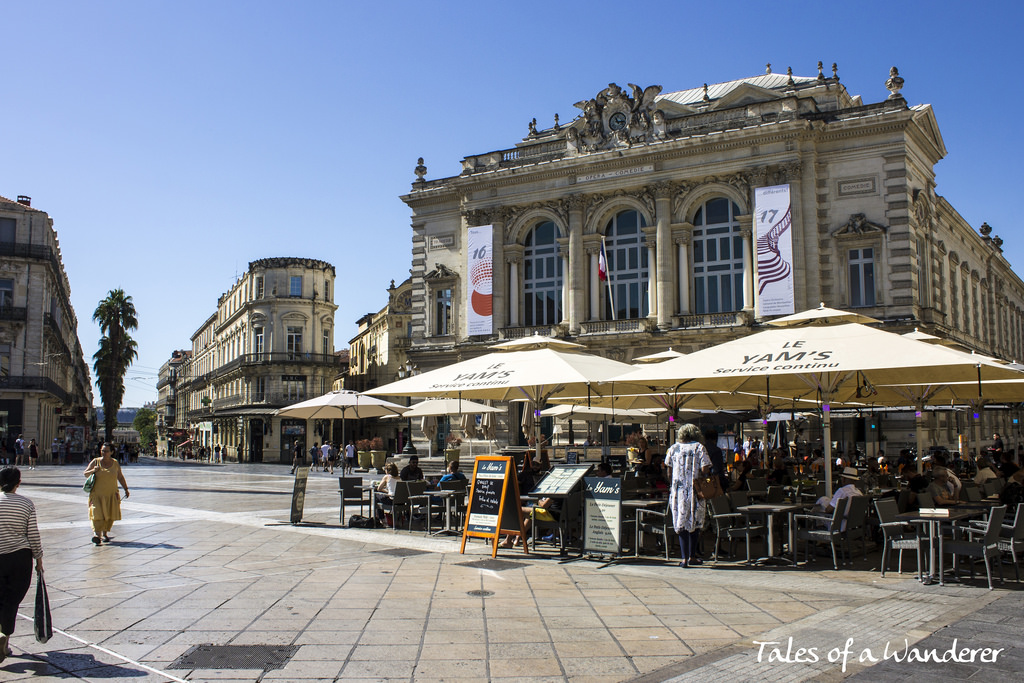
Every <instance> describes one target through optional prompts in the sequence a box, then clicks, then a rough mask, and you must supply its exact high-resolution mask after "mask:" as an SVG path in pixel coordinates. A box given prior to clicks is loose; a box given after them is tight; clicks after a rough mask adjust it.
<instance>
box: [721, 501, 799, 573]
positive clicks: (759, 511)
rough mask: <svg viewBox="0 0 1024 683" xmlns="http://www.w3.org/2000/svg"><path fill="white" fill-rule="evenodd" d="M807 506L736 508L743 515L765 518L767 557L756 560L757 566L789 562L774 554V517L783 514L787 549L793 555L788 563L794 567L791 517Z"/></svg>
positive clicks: (782, 505)
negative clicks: (766, 526)
mask: <svg viewBox="0 0 1024 683" xmlns="http://www.w3.org/2000/svg"><path fill="white" fill-rule="evenodd" d="M808 507H809V506H808V505H806V504H804V503H754V504H752V505H741V506H740V507H738V508H736V511H737V512H742V513H743V514H744V515H764V516H765V517H766V518H767V525H768V556H767V557H760V558H758V559H757V562H758V563H759V564H767V563H769V562H782V563H786V562H790V561H789V560H786V558H784V557H782V556H781V553H780V554H779V555H776V554H775V524H774V519H775V515H777V514H780V513H785V514H786V515H787V516H788V526H789V549H790V552H791V553H792V555H793V559H792V561H791V562H790V564H792V565H793V566H794V567H795V566H796V537H795V536H794V534H795V530H794V528H793V526H794V525H793V515H794V514H795V513H797V512H799V511H801V510H804V509H806V508H808Z"/></svg>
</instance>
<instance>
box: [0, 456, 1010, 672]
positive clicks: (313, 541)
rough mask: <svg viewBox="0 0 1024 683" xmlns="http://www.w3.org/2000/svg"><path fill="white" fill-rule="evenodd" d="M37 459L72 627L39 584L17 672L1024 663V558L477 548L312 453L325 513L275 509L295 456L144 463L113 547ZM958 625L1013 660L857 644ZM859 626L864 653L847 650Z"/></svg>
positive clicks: (4, 667) (130, 471) (54, 560)
mask: <svg viewBox="0 0 1024 683" xmlns="http://www.w3.org/2000/svg"><path fill="white" fill-rule="evenodd" d="M23 474H24V485H23V487H22V489H21V490H20V491H19V492H20V493H24V494H25V495H27V496H29V497H30V498H32V499H33V500H34V501H35V503H36V506H37V509H38V511H39V521H40V529H41V531H42V535H43V541H44V546H45V550H46V557H45V566H46V577H47V581H48V587H49V590H50V600H51V605H52V608H53V622H54V625H55V627H56V630H55V633H54V637H53V639H52V640H50V641H49V642H48V643H47V644H45V645H40V644H39V643H37V642H36V641H35V639H34V637H33V635H32V622H31V620H30V617H31V613H32V598H33V596H34V594H35V589H34V587H33V588H32V589H31V590H30V591H29V595H28V596H27V597H26V600H25V602H24V603H23V605H22V610H21V614H22V615H24V617H25V618H24V619H19V621H18V631H17V633H16V634H15V636H14V637H13V638H12V639H11V644H12V647H13V650H14V656H13V657H9V658H8V659H7V660H6V661H4V662H3V663H2V664H0V680H4V681H8V680H44V681H46V680H69V679H71V680H89V681H92V680H107V681H109V680H130V681H139V682H142V681H182V680H188V681H257V680H265V681H275V680H278V681H307V680H318V681H319V680H322V681H333V680H344V681H359V680H368V681H369V680H373V681H380V680H401V681H410V680H417V681H439V680H448V679H458V680H460V681H469V680H478V681H486V680H516V681H566V680H572V681H588V682H589V681H609V682H611V681H630V680H642V681H663V680H708V679H717V680H723V681H726V680H727V681H745V680H757V681H774V680H778V681H803V680H814V681H820V680H836V679H840V678H843V677H844V676H849V675H853V674H857V673H858V672H862V673H863V676H862V677H864V678H865V680H867V678H866V677H873V676H874V674H875V673H876V672H877V673H878V674H879V675H882V674H884V680H925V677H926V676H927V680H941V679H943V678H944V677H947V676H953V675H955V676H957V677H958V678H959V679H962V680H967V679H968V678H969V679H970V680H985V681H999V680H1011V679H1014V680H1019V679H1018V678H1017V675H1019V674H1015V673H1014V672H1019V671H1020V670H1021V669H1024V647H1022V645H1024V643H1022V636H1021V635H1020V634H1021V629H1020V627H1021V622H1022V617H1021V614H1022V613H1024V610H1022V609H1021V608H1022V606H1024V600H1022V596H1024V593H1022V592H1021V591H1020V590H1019V586H1018V584H1017V583H1016V582H1015V581H1013V570H1012V567H1007V568H1006V569H1007V571H1008V575H1007V578H1008V579H1009V580H1008V581H1007V583H1006V584H1005V585H1004V586H998V585H997V588H996V590H995V591H992V592H990V591H988V590H987V589H985V588H984V587H983V584H982V582H975V583H972V584H969V585H967V584H965V585H947V586H945V587H939V586H937V585H936V586H927V587H926V586H921V585H919V584H918V583H917V582H916V581H915V580H914V579H913V578H912V575H911V574H909V573H908V574H904V575H903V576H899V575H897V574H895V573H892V574H888V575H887V576H886V578H885V579H881V578H880V577H879V575H878V572H877V571H871V569H877V562H878V555H877V553H876V554H874V555H871V556H869V559H868V560H867V561H864V560H860V561H858V562H857V563H856V564H855V566H854V568H853V569H852V570H841V571H832V570H831V569H826V567H830V566H831V563H830V562H825V561H819V562H818V563H817V564H816V565H815V566H816V569H813V570H808V569H791V568H767V569H766V568H749V567H745V566H739V565H735V564H731V563H720V564H719V566H718V567H717V568H706V567H705V568H699V569H689V570H683V569H679V568H678V567H676V566H674V563H673V564H663V563H660V562H658V561H657V560H652V561H651V562H647V563H641V564H621V565H614V566H609V567H602V566H601V565H600V564H599V563H597V562H593V561H578V562H571V563H566V564H560V563H559V562H558V561H557V559H558V558H557V557H555V556H554V555H553V554H551V553H547V554H541V555H540V556H539V557H535V556H530V557H526V556H524V555H523V554H522V553H521V552H512V551H502V552H501V553H500V554H499V556H498V557H499V559H500V560H504V562H501V563H490V562H485V563H484V566H482V567H481V566H473V564H472V563H479V562H480V561H481V560H489V559H490V555H489V552H488V551H487V549H485V547H484V544H483V543H482V542H480V541H476V542H473V543H470V544H469V545H468V547H467V550H466V554H465V555H462V554H459V540H458V539H456V538H428V537H426V536H425V534H424V533H423V532H422V531H418V532H417V531H414V532H412V533H409V532H398V533H393V532H391V531H371V530H350V529H342V528H339V527H338V506H337V499H338V495H337V487H338V484H337V480H336V478H335V477H332V476H330V475H327V474H321V473H316V472H314V473H311V475H310V482H309V488H308V492H307V497H306V514H305V520H306V521H311V522H323V523H324V524H323V525H322V526H302V527H292V526H290V525H281V526H275V525H274V523H275V522H281V521H284V520H287V518H288V510H289V505H290V502H291V483H292V478H291V476H289V472H288V469H287V468H283V467H275V466H270V465H265V466H261V465H246V466H235V465H185V464H182V463H166V462H161V463H154V462H153V461H148V462H146V461H144V462H143V463H141V464H139V465H132V466H129V467H126V468H125V476H126V478H127V480H128V485H129V487H130V489H131V491H132V497H131V499H130V500H129V501H128V502H125V503H124V504H123V514H124V520H123V521H122V522H120V523H117V524H115V526H114V530H113V531H112V536H113V537H114V539H113V541H112V542H111V544H109V545H105V546H103V547H95V546H93V544H92V543H91V541H90V538H91V536H92V533H91V530H90V528H89V523H88V519H87V517H88V515H87V511H86V494H85V493H83V492H82V490H81V484H82V481H83V479H82V477H81V468H79V467H44V468H42V469H39V470H35V471H25V472H24V473H23ZM355 511H356V512H358V510H355ZM912 565H913V560H912V559H911V560H910V566H911V567H912ZM946 627H949V628H948V629H947V628H946ZM933 634H934V635H933ZM947 636H948V637H947ZM954 637H956V638H958V642H959V647H961V648H963V647H968V648H983V647H995V648H1003V649H1004V650H1003V652H1001V653H1000V654H999V656H998V659H997V661H996V662H994V663H992V664H979V663H977V662H975V663H973V664H970V665H956V666H953V665H950V664H940V665H935V664H930V665H922V664H918V663H897V662H895V661H894V660H889V661H887V662H883V663H882V664H879V665H878V666H877V668H875V669H873V670H870V671H865V669H864V666H865V665H863V664H859V663H857V659H858V658H859V657H860V655H861V653H862V652H863V651H864V650H865V649H868V650H870V651H871V652H872V653H873V654H874V655H875V656H877V657H878V658H879V659H881V658H882V656H883V652H884V650H885V648H886V646H887V645H888V646H889V651H890V652H892V651H893V650H898V651H900V652H902V651H904V650H905V649H906V646H905V640H906V641H907V642H909V644H910V645H911V646H913V644H914V643H916V642H917V641H920V640H921V639H927V640H925V641H924V643H938V644H941V645H942V646H943V647H944V648H948V647H949V644H950V642H951V640H952V638H954ZM790 638H792V639H793V643H792V650H791V652H790V653H789V656H788V657H785V658H786V659H789V660H793V659H796V657H795V654H796V651H797V650H798V649H799V648H805V649H813V650H814V652H815V654H816V655H817V660H818V661H816V662H813V661H812V662H810V663H797V662H793V661H790V662H785V661H778V659H779V657H778V656H776V657H772V658H770V657H769V654H770V647H771V646H764V648H763V651H761V650H762V646H759V645H757V644H755V641H757V642H778V643H780V645H778V646H777V647H778V648H779V653H778V654H781V655H786V654H787V652H786V650H787V646H788V644H789V639H790ZM848 639H852V641H853V642H852V644H851V645H850V650H851V654H850V656H849V660H848V661H849V665H848V666H847V669H846V673H845V674H844V673H843V672H842V670H841V663H829V662H828V653H829V651H830V650H832V649H833V648H840V649H842V648H844V646H845V645H846V643H847V641H848ZM201 644H212V645H261V644H262V645H272V646H280V645H285V646H293V648H294V649H293V650H292V651H291V652H292V655H291V657H290V659H288V660H287V663H285V664H284V665H283V667H281V668H278V669H269V670H264V669H262V668H260V669H237V668H231V669H228V668H221V669H200V668H179V666H180V665H181V664H182V663H181V662H180V661H176V660H179V658H181V657H182V655H184V654H185V653H186V652H188V651H189V650H190V648H192V647H193V646H194V645H201ZM936 646H937V645H935V644H932V645H929V647H936ZM759 651H760V653H759ZM759 654H760V655H761V656H760V661H758V660H759ZM769 659H772V660H773V661H769ZM802 659H804V660H807V659H812V657H810V656H809V655H806V654H805V656H803V657H802Z"/></svg>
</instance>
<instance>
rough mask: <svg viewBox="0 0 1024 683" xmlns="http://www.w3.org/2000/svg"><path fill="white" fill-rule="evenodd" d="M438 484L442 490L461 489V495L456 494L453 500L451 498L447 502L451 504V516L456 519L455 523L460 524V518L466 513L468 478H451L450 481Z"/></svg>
mask: <svg viewBox="0 0 1024 683" xmlns="http://www.w3.org/2000/svg"><path fill="white" fill-rule="evenodd" d="M439 486H440V487H441V490H442V491H461V492H462V495H458V496H456V497H455V499H454V500H451V501H450V502H449V504H450V505H451V506H452V518H453V519H455V520H458V521H457V522H456V525H457V526H459V527H461V526H462V518H463V517H464V516H465V514H466V495H465V494H466V491H468V490H469V480H468V479H453V480H451V481H442V482H441V483H440V484H439Z"/></svg>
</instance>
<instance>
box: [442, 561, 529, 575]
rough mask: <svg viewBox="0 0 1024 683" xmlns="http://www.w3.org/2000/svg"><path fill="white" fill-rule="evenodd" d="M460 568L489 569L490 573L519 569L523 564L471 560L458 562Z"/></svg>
mask: <svg viewBox="0 0 1024 683" xmlns="http://www.w3.org/2000/svg"><path fill="white" fill-rule="evenodd" d="M459 566H460V567H472V568H473V569H490V570H491V571H492V572H500V571H504V570H506V569H519V568H520V567H525V566H526V564H525V563H523V562H509V561H508V560H473V561H472V562H460V563H459Z"/></svg>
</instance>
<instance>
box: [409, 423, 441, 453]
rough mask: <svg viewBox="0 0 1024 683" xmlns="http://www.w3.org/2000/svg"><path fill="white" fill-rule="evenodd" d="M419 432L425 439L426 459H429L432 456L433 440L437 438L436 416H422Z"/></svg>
mask: <svg viewBox="0 0 1024 683" xmlns="http://www.w3.org/2000/svg"><path fill="white" fill-rule="evenodd" d="M420 431H421V432H423V436H425V437H427V457H428V458H429V457H431V456H432V455H433V454H434V439H435V438H436V437H437V416H435V415H424V416H422V417H421V418H420ZM410 438H411V437H410Z"/></svg>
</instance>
